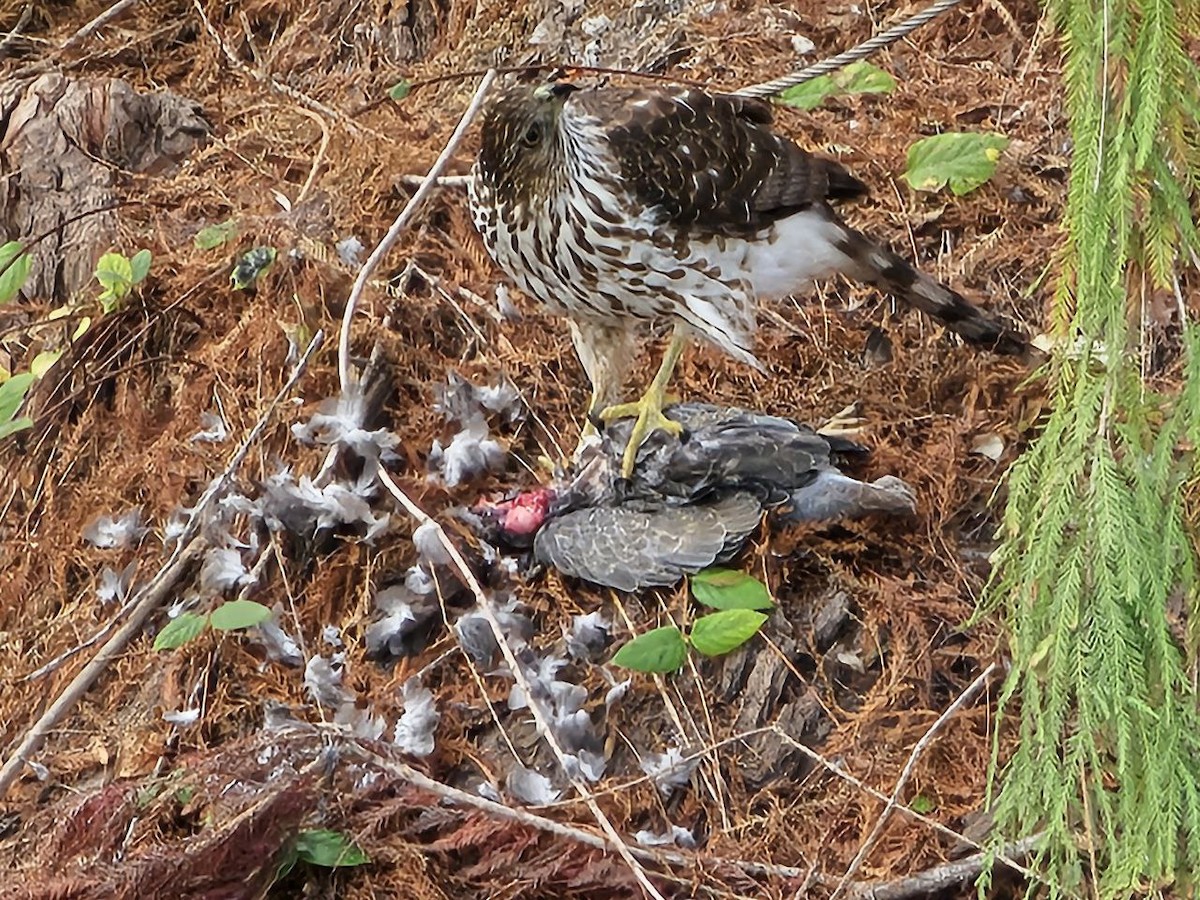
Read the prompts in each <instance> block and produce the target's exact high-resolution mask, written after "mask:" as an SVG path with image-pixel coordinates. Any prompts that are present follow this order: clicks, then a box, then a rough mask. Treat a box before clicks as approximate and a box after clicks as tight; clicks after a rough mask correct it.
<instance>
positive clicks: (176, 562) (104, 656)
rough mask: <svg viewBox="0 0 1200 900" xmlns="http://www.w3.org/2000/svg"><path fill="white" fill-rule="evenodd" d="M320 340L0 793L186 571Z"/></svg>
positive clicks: (40, 726) (35, 729)
mask: <svg viewBox="0 0 1200 900" xmlns="http://www.w3.org/2000/svg"><path fill="white" fill-rule="evenodd" d="M324 340H325V334H324V332H322V331H318V332H317V333H316V334H315V335H314V336H313V339H312V341H310V342H309V345H308V348H307V349H306V350H305V351H304V355H303V356H302V357H300V361H299V362H298V363H296V368H295V369H294V370H293V371H292V374H291V376H290V377H289V378H288V380H287V382H286V383H285V384H284V386H283V387H282V388H280V389H279V393H277V394H276V395H275V397H274V398H273V399H272V400H271V402H270V403H269V404H268V405H267V408H266V409H265V410H263V412H262V415H260V416H259V418H258V421H257V422H256V423H255V424H254V427H253V428H251V429H250V432H249V433H248V434H247V435H246V437H245V438H244V439H243V440H242V443H241V445H240V446H239V447H238V448H237V450H235V451H234V453H233V456H232V457H231V458H230V460H229V463H228V465H226V467H225V470H224V471H223V472H222V473H221V474H220V475H219V476H218V477H217V478H216V479H214V480H213V481H212V483H211V484H209V486H208V488H207V489H206V490H205V491H204V493H203V494H201V496H200V499H199V500H198V501H197V502H196V505H195V506H194V507H192V512H191V514H190V515H189V516H188V520H187V522H186V523H185V525H184V527H183V531H182V532H181V534H180V535H179V539H178V541H177V542H176V544H175V550H174V551H173V552H172V553H171V556H170V557H169V558H168V559H167V561H166V563H164V564H163V566H162V568H161V569H159V571H158V573H157V574H155V576H154V577H153V578H152V579H150V581H149V582H148V583H147V584H146V586H145V587H143V588H142V589H141V590H140V591H139V592H138V595H137V599H136V600H135V601H134V603H133V604H132V606H131V607H130V608H129V619H128V621H127V622H126V623H125V624H124V625H122V626H121V628H120V629H118V630H117V632H116V633H115V634H114V635H113V636H112V637H111V638H109V639H108V641H107V642H106V643H105V644H104V646H103V647H101V648H100V649H99V650H97V651H96V655H95V656H94V657H92V659H91V661H90V662H88V664H87V665H86V666H84V667H83V668H82V669H81V670H80V672H79V674H78V675H76V676H75V677H74V678H73V679H72V680H71V683H70V684H68V685H67V686H66V687H65V688H64V689H63V691H62V693H60V694H59V695H58V697H57V698H56V699H55V701H54V702H53V703H52V704H50V707H49V709H47V710H46V711H45V712H44V713H43V714H42V716H41V718H40V719H38V720H37V722H35V723H34V724H33V725H32V726H31V727H30V729H29V730H28V731H27V732H26V733H25V737H24V738H22V739H21V743H20V744H19V745H18V746H17V749H16V750H14V751H13V753H12V755H11V756H10V757H9V758H8V759H7V760H6V761H5V763H4V766H3V767H0V798H2V797H3V796H4V795H5V793H7V792H8V789H9V787H11V786H12V783H13V782H14V781H15V780H16V779H17V776H18V775H19V774H20V772H21V769H22V767H23V766H24V765H25V763H26V762H27V761H28V760H29V757H30V755H31V754H33V753H36V752H37V751H38V749H39V748H40V747H41V745H42V743H43V742H44V741H45V739H46V735H47V734H49V732H50V729H52V728H54V726H55V725H57V724H58V723H59V722H60V721H62V719H63V717H64V716H66V715H67V713H68V712H70V711H71V709H72V708H74V706H75V704H76V703H77V702H78V701H79V699H80V698H81V697H82V696H83V695H84V694H85V693H87V691H88V690H89V689H90V688H91V686H92V685H93V684H95V682H96V679H97V678H99V677H100V674H101V673H102V672H103V671H104V669H105V668H106V667H107V666H108V664H109V663H110V662H112V660H113V659H115V658H116V657H117V656H118V655H119V654H120V653H121V652H123V651H124V649H125V647H126V646H127V645H128V644H129V642H130V641H131V640H133V638H135V637H136V636H137V635H138V634H139V633H140V632H141V629H142V625H143V624H144V623H145V621H146V619H147V618H149V616H150V614H151V613H152V612H154V610H156V609H158V608H159V607H160V606H161V605H162V604H163V602H164V600H165V599H166V598H167V597H168V596H169V595H170V592H171V589H172V588H173V587H174V586H175V584H176V583H177V582H178V581H179V579H180V578H182V577H183V574H184V572H186V571H187V569H188V567H189V566H190V565H191V564H192V562H193V561H194V560H195V559H196V558H197V557H198V556H199V555H200V554H201V553H202V552H203V551H204V550H205V549H206V543H205V541H204V539H203V538H201V537H200V536H199V535H200V529H201V526H202V524H203V519H204V515H205V514H206V513H207V511H208V507H209V506H210V505H211V504H212V503H213V502H214V501H215V500H216V499H217V498H218V497H220V496H221V495H222V494H224V493H225V490H226V487H227V486H228V484H229V481H230V479H231V478H232V477H233V474H234V472H236V471H237V470H238V468H240V467H241V464H242V462H243V461H244V460H245V459H246V454H248V453H249V452H250V448H251V446H253V444H254V443H255V442H257V441H258V439H259V437H260V436H261V435H262V433H263V432H264V431H265V430H266V427H267V423H268V422H269V421H270V419H271V417H272V415H273V414H274V412H275V410H276V409H277V408H278V407H279V405H280V404H281V403H282V402H283V401H284V399H285V398H286V397H287V395H288V394H289V393H291V390H292V388H293V387H294V386H295V384H296V382H297V381H299V380H300V376H301V375H302V374H303V373H304V370H305V369H306V368H307V366H308V361H309V359H310V358H311V357H312V355H313V353H314V352H316V349H317V348H318V347H319V346H321V344H322V342H323V341H324Z"/></svg>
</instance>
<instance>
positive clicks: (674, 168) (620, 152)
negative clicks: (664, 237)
mask: <svg viewBox="0 0 1200 900" xmlns="http://www.w3.org/2000/svg"><path fill="white" fill-rule="evenodd" d="M569 102H570V103H571V104H573V105H574V104H580V105H581V106H582V108H583V109H584V110H585V111H587V112H589V113H592V114H593V115H595V116H596V117H597V118H599V119H600V121H601V122H603V123H605V124H604V127H605V129H606V130H607V132H608V137H609V140H610V142H611V146H612V150H613V153H614V154H615V156H616V159H617V162H618V165H619V166H620V169H621V176H622V179H623V182H624V184H625V186H626V187H627V188H629V190H630V191H631V192H632V193H633V194H634V196H636V197H637V198H638V199H639V200H640V201H641V202H642V203H643V204H645V205H646V206H647V207H651V208H655V209H657V210H658V211H659V213H660V215H661V216H662V221H663V223H664V224H667V223H670V224H672V225H674V226H676V227H677V228H680V229H683V230H688V231H693V232H694V231H700V232H705V233H713V234H727V235H748V234H752V233H754V232H756V231H759V230H761V229H762V228H764V227H766V226H768V225H770V224H771V223H772V222H774V221H776V220H777V219H781V218H784V217H786V216H790V215H792V214H793V213H796V212H799V211H800V210H802V209H805V208H807V207H809V206H812V205H813V204H816V203H822V202H825V201H834V200H839V199H843V198H849V197H857V196H860V195H862V194H865V193H866V191H867V187H866V185H864V184H863V183H862V182H861V181H859V180H858V179H857V178H855V177H854V176H853V175H851V174H850V173H849V172H847V171H846V169H845V168H844V167H843V166H842V165H841V164H840V163H838V162H837V161H835V160H832V159H826V158H824V157H820V156H814V155H813V154H811V153H809V152H807V151H806V150H803V149H801V148H800V147H799V146H797V145H796V144H795V143H793V142H792V141H790V140H788V139H787V138H784V137H782V136H780V135H777V134H775V133H774V132H773V131H772V130H771V121H772V118H771V108H770V106H769V105H768V104H766V103H763V102H761V101H758V100H752V99H749V98H746V97H736V96H731V95H728V94H707V93H704V92H703V91H699V90H696V89H684V88H678V89H670V90H642V89H632V88H628V89H627V88H612V87H609V88H598V89H595V90H585V91H580V92H579V93H578V94H575V95H573V96H572V97H571V99H570V101H569Z"/></svg>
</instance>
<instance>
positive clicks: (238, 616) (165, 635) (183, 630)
mask: <svg viewBox="0 0 1200 900" xmlns="http://www.w3.org/2000/svg"><path fill="white" fill-rule="evenodd" d="M269 618H271V610H270V609H269V608H267V607H265V606H263V605H262V604H261V603H255V602H254V601H253V600H230V601H229V602H227V603H222V604H221V605H220V606H218V607H217V608H216V609H214V610H213V611H212V612H211V613H209V614H208V615H202V614H200V613H193V612H185V613H180V614H179V615H177V616H176V617H175V618H174V619H172V620H171V621H170V622H168V623H167V625H166V627H165V628H163V630H162V631H160V632H159V633H158V637H156V638H155V639H154V649H155V650H175V649H177V648H179V647H182V646H183V645H184V644H186V643H188V642H189V641H193V640H195V639H196V638H198V637H199V636H200V635H201V634H203V633H204V630H205V629H206V628H213V629H214V630H216V631H242V630H245V629H247V628H253V627H254V626H255V625H261V624H262V623H263V622H265V621H266V620H267V619H269Z"/></svg>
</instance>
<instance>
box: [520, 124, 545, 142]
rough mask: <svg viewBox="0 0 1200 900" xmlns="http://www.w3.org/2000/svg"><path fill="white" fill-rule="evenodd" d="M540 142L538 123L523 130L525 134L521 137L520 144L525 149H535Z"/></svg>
mask: <svg viewBox="0 0 1200 900" xmlns="http://www.w3.org/2000/svg"><path fill="white" fill-rule="evenodd" d="M541 140H542V126H541V124H540V123H538V122H531V123H529V127H528V128H526V129H525V134H523V135H522V136H521V143H523V144H524V145H525V146H526V147H536V146H537V145H538V144H539V143H541Z"/></svg>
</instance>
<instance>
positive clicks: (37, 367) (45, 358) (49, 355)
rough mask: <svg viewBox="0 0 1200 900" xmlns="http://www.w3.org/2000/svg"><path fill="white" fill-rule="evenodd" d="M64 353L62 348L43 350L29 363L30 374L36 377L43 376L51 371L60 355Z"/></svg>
mask: <svg viewBox="0 0 1200 900" xmlns="http://www.w3.org/2000/svg"><path fill="white" fill-rule="evenodd" d="M62 355H63V352H62V351H61V350H43V351H42V352H41V353H39V354H38V355H37V356H35V357H34V358H33V362H31V363H30V364H29V374H31V375H32V376H33V377H34V378H41V377H42V376H43V375H45V374H46V373H47V372H49V371H50V367H51V366H53V365H54V364H55V363H56V362H58V359H59V357H60V356H62Z"/></svg>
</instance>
